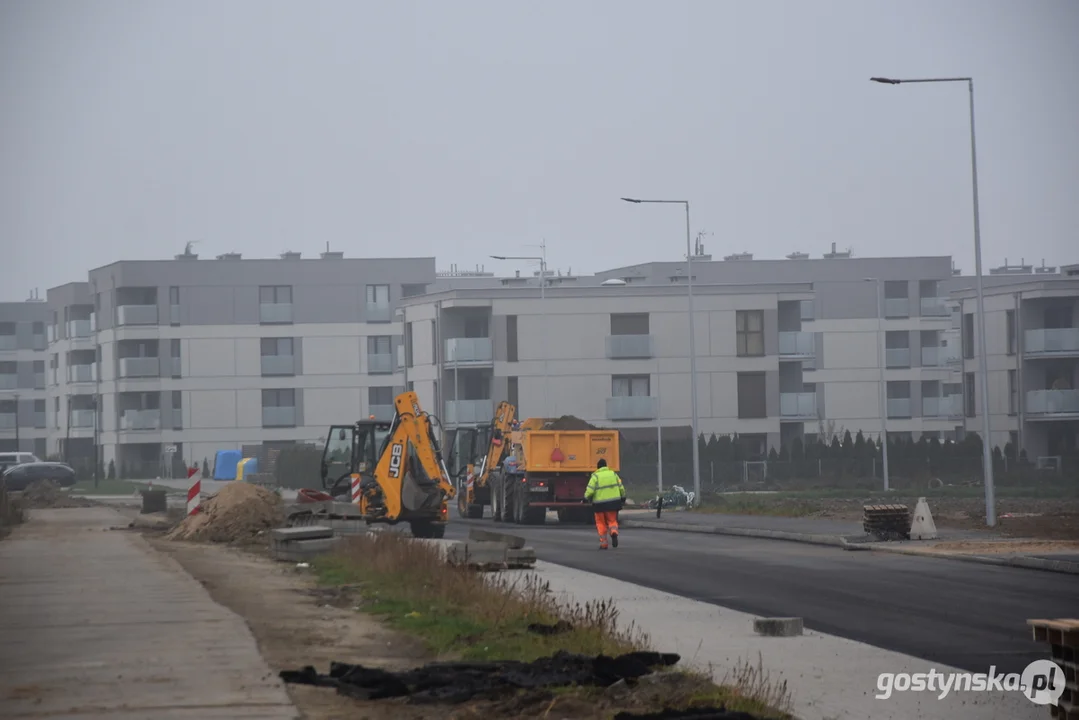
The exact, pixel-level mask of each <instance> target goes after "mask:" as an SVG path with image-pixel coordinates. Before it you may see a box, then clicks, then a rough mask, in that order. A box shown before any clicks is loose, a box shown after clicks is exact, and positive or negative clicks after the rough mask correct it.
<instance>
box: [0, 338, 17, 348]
mask: <svg viewBox="0 0 1079 720" xmlns="http://www.w3.org/2000/svg"><path fill="white" fill-rule="evenodd" d="M18 349H19V339H18V338H17V337H15V336H14V335H0V351H4V350H18Z"/></svg>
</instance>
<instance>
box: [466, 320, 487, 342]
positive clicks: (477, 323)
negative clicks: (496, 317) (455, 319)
mask: <svg viewBox="0 0 1079 720" xmlns="http://www.w3.org/2000/svg"><path fill="white" fill-rule="evenodd" d="M487 335H488V331H487V317H486V316H475V315H473V316H470V317H466V318H465V337H466V338H485V337H487Z"/></svg>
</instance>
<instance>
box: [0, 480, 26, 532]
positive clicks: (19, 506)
mask: <svg viewBox="0 0 1079 720" xmlns="http://www.w3.org/2000/svg"><path fill="white" fill-rule="evenodd" d="M26 517H27V513H26V508H25V507H24V506H23V502H22V499H21V498H20V497H19V496H18V495H15V494H14V493H9V492H8V491H7V490H6V489H5V488H3V487H0V538H2V537H4V536H5V535H7V534H8V533H9V532H11V528H13V527H14V526H16V525H19V524H21V523H24V522H26Z"/></svg>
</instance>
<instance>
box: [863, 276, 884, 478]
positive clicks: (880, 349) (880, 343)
mask: <svg viewBox="0 0 1079 720" xmlns="http://www.w3.org/2000/svg"><path fill="white" fill-rule="evenodd" d="M865 281H866V282H871V283H875V285H874V288H875V289H876V291H877V358H878V363H877V364H878V365H879V366H880V448H881V452H882V453H883V455H882V457H881V459H882V460H883V462H884V489H885V491H887V490H888V400H887V393H886V392H885V387H886V383H885V380H884V358H885V349H884V325H883V321H882V320H881V318H883V317H884V311H883V309H882V308H881V295H882V294H883V293H882V291H881V284H880V278H866V279H865Z"/></svg>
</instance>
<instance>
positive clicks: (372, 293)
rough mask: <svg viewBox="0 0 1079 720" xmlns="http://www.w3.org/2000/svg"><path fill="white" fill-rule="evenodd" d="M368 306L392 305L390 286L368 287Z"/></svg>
mask: <svg viewBox="0 0 1079 720" xmlns="http://www.w3.org/2000/svg"><path fill="white" fill-rule="evenodd" d="M367 304H368V305H389V304H390V286H389V285H368V286H367Z"/></svg>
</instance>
